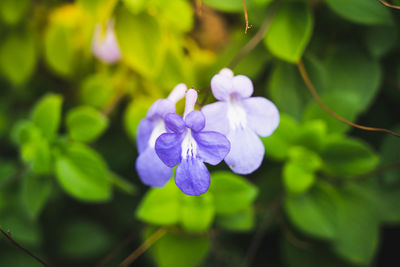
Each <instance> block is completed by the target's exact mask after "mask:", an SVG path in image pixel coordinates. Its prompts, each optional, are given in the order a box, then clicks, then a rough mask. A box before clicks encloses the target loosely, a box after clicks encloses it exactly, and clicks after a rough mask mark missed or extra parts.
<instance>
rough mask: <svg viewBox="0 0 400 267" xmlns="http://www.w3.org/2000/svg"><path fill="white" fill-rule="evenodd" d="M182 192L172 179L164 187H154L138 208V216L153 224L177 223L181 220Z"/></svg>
mask: <svg viewBox="0 0 400 267" xmlns="http://www.w3.org/2000/svg"><path fill="white" fill-rule="evenodd" d="M180 194H181V193H180V192H179V189H178V188H177V187H176V185H175V183H174V182H172V181H170V182H169V183H167V185H165V186H164V187H163V188H152V189H150V191H149V192H148V193H147V194H146V196H145V197H144V198H143V200H142V202H141V203H140V205H139V207H138V208H137V210H136V216H137V217H138V218H139V219H140V220H142V221H145V222H148V223H152V224H158V225H174V224H177V223H178V222H179V220H180V208H181V206H180Z"/></svg>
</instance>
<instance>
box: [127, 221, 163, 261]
mask: <svg viewBox="0 0 400 267" xmlns="http://www.w3.org/2000/svg"><path fill="white" fill-rule="evenodd" d="M166 233H167V230H166V229H165V228H160V229H158V230H157V231H156V232H155V233H154V234H152V235H151V236H150V237H149V238H147V239H146V240H145V241H144V243H143V244H142V245H140V247H138V248H137V249H136V250H135V251H133V252H132V253H131V254H130V255H129V256H128V257H126V259H125V260H124V261H123V262H122V263H121V265H120V266H121V267H128V266H129V265H130V264H131V263H132V262H134V261H135V260H136V259H137V258H139V257H140V256H141V255H142V254H143V253H144V252H145V251H146V250H148V249H149V248H150V247H151V246H152V245H153V244H154V243H156V242H157V241H158V240H159V239H160V238H161V237H163V236H164V235H165V234H166Z"/></svg>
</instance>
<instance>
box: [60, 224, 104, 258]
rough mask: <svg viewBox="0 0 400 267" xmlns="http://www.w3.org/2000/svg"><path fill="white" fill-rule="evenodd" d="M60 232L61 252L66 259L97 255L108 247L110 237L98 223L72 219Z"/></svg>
mask: <svg viewBox="0 0 400 267" xmlns="http://www.w3.org/2000/svg"><path fill="white" fill-rule="evenodd" d="M60 233H61V237H60V242H61V247H60V249H61V253H62V254H63V255H64V256H65V257H67V258H68V259H76V260H84V259H90V258H93V257H98V256H101V255H102V254H104V253H106V252H107V250H108V249H109V248H110V241H111V237H110V236H109V233H108V232H107V231H106V230H105V229H104V228H103V227H102V226H101V225H99V224H98V223H94V222H91V221H83V220H82V221H73V222H70V223H68V224H67V225H66V226H65V227H64V228H63V229H62V231H60Z"/></svg>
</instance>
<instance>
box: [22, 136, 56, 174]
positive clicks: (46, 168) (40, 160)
mask: <svg viewBox="0 0 400 267" xmlns="http://www.w3.org/2000/svg"><path fill="white" fill-rule="evenodd" d="M21 150H22V157H23V159H24V160H26V161H28V162H29V161H31V162H32V167H33V171H34V172H35V173H37V174H49V173H50V172H51V170H52V168H53V161H52V157H51V151H50V144H49V142H48V141H47V140H45V139H42V138H41V139H39V140H36V142H32V143H28V144H24V145H23V146H22V148H21ZM28 155H30V156H28ZM29 157H31V158H29Z"/></svg>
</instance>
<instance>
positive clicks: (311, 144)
mask: <svg viewBox="0 0 400 267" xmlns="http://www.w3.org/2000/svg"><path fill="white" fill-rule="evenodd" d="M297 131H298V132H299V133H298V134H297V135H296V139H295V141H294V143H295V144H296V145H300V146H304V147H306V148H307V149H310V150H312V151H314V152H319V151H320V150H321V149H322V146H323V144H324V142H325V139H326V136H327V127H326V123H325V122H324V121H323V120H312V121H307V122H305V123H304V124H303V125H302V126H301V127H300V129H297Z"/></svg>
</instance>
